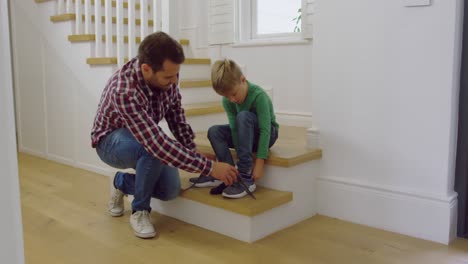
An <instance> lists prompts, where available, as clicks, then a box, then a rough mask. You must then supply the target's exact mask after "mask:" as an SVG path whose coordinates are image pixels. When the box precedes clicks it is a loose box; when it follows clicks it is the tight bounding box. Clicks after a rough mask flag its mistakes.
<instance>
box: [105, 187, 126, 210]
mask: <svg viewBox="0 0 468 264" xmlns="http://www.w3.org/2000/svg"><path fill="white" fill-rule="evenodd" d="M124 195H125V194H124V193H123V192H122V191H121V190H119V189H117V188H115V187H114V188H113V190H112V195H111V198H110V200H109V203H108V205H107V211H108V212H109V214H110V215H111V216H114V217H116V216H122V215H123V213H124V201H123V197H124Z"/></svg>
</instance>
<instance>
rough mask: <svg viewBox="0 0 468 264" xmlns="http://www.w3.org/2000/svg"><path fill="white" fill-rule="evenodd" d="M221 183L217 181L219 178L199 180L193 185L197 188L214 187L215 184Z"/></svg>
mask: <svg viewBox="0 0 468 264" xmlns="http://www.w3.org/2000/svg"><path fill="white" fill-rule="evenodd" d="M221 183H223V182H222V181H219V180H214V181H207V182H200V183H195V187H197V188H204V187H216V186H218V185H220V184H221Z"/></svg>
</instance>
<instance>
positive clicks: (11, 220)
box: [0, 1, 25, 264]
mask: <svg viewBox="0 0 468 264" xmlns="http://www.w3.org/2000/svg"><path fill="white" fill-rule="evenodd" d="M10 37H11V32H10V17H9V1H1V2H0V68H1V69H2V70H1V71H0V121H1V123H2V125H3V126H4V127H3V129H2V131H1V132H0V146H2V151H1V153H0V157H1V159H0V166H1V168H2V172H3V184H2V186H1V187H0V193H1V195H0V197H1V201H2V202H1V203H0V204H1V207H2V211H3V212H2V213H3V215H2V219H1V220H0V224H1V227H0V233H1V234H2V235H1V237H0V244H1V245H2V249H1V251H2V253H0V255H1V256H2V262H4V263H17V264H23V263H24V261H25V258H24V239H23V225H22V216H21V215H22V214H21V203H20V188H19V180H18V158H17V154H16V153H17V145H16V136H15V132H16V128H15V109H14V98H13V96H14V95H13V69H12V68H13V67H12V58H11V54H12V50H11V46H12V45H11V39H10Z"/></svg>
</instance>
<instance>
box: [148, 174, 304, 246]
mask: <svg viewBox="0 0 468 264" xmlns="http://www.w3.org/2000/svg"><path fill="white" fill-rule="evenodd" d="M193 176H196V174H190V173H186V172H182V171H181V179H182V186H183V187H184V188H186V187H187V186H188V185H189V182H188V178H189V177H193ZM255 195H256V196H257V200H253V199H252V198H250V197H249V196H246V197H244V198H242V199H235V200H231V199H225V198H222V197H221V196H219V195H216V196H214V195H210V194H209V188H197V189H191V190H188V191H187V192H185V193H183V194H182V195H181V197H179V198H177V199H175V200H173V201H167V202H164V201H160V200H157V199H153V200H152V201H151V207H152V208H153V209H154V210H156V211H157V212H158V213H161V214H164V215H168V216H170V217H174V218H177V219H179V220H182V221H184V222H187V223H190V224H194V225H197V226H199V227H202V228H205V229H208V230H211V231H214V232H217V233H221V234H224V235H227V236H230V237H232V238H235V239H238V240H241V241H245V242H254V241H256V240H258V239H261V238H263V237H265V236H268V235H270V234H272V233H274V232H276V231H279V230H281V229H284V228H286V227H288V226H291V225H293V224H295V223H297V222H299V221H302V220H304V219H306V218H309V217H311V216H313V214H309V215H304V214H298V213H297V212H296V211H297V210H299V211H301V208H299V207H298V206H297V204H295V203H294V201H293V197H292V196H293V195H292V192H288V191H277V190H272V189H268V188H261V187H260V188H259V189H258V190H257V191H256V192H255ZM302 209H303V208H302ZM302 211H304V210H302Z"/></svg>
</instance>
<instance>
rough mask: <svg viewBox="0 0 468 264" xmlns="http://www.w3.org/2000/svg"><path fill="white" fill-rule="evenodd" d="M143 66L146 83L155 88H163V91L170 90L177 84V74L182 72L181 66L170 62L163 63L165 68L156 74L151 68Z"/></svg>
mask: <svg viewBox="0 0 468 264" xmlns="http://www.w3.org/2000/svg"><path fill="white" fill-rule="evenodd" d="M145 65H146V64H143V66H142V68H143V77H144V79H145V81H146V82H147V83H148V84H149V85H151V86H153V87H158V88H161V89H162V90H167V89H169V88H170V87H171V86H172V85H173V84H176V83H177V81H178V80H177V74H179V71H180V64H177V63H173V62H172V61H170V60H165V61H164V62H163V65H162V66H163V67H162V69H160V70H159V71H157V72H154V71H153V70H152V69H151V67H149V66H148V65H146V66H147V67H146V66H145Z"/></svg>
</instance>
